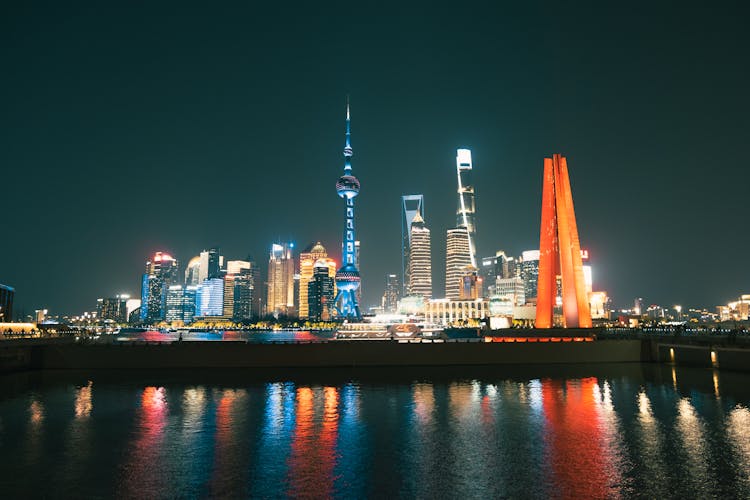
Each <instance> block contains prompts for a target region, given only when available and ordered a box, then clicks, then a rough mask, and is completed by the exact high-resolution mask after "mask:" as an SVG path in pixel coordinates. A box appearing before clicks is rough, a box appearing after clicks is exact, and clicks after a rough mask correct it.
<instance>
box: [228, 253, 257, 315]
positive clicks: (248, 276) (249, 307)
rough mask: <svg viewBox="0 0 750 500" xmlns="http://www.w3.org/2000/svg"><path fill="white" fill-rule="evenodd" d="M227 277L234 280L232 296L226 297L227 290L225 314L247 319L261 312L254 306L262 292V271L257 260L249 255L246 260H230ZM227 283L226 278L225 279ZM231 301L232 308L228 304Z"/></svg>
mask: <svg viewBox="0 0 750 500" xmlns="http://www.w3.org/2000/svg"><path fill="white" fill-rule="evenodd" d="M226 266H227V269H226V270H227V274H226V276H227V277H231V280H232V290H231V293H232V298H231V300H229V298H228V297H226V293H227V291H226V290H225V294H224V295H225V301H224V309H225V314H227V315H230V314H231V317H232V319H233V320H234V321H247V320H249V319H251V318H252V317H253V316H256V315H259V313H258V312H257V311H256V310H255V309H254V308H253V302H254V301H255V300H256V299H257V298H258V295H259V294H260V271H259V269H258V265H257V264H256V263H255V261H254V260H253V259H252V258H251V257H248V258H247V259H246V260H230V261H227V263H226ZM225 284H226V280H225ZM229 302H231V303H232V305H233V307H232V309H231V313H230V309H229V308H228V307H227V304H228V303H229Z"/></svg>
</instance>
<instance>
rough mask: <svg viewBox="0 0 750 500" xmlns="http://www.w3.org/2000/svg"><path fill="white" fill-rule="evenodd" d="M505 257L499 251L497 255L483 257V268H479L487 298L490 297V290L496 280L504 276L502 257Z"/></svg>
mask: <svg viewBox="0 0 750 500" xmlns="http://www.w3.org/2000/svg"><path fill="white" fill-rule="evenodd" d="M501 255H505V254H504V253H503V251H502V250H500V251H498V252H497V253H496V254H495V255H491V256H489V257H482V260H481V267H480V268H479V275H480V276H481V277H482V279H483V282H484V286H485V287H486V288H487V290H485V294H484V295H485V296H488V295H489V289H490V288H492V287H493V286H494V284H495V280H496V279H497V278H498V277H500V278H502V276H503V261H502V256H501Z"/></svg>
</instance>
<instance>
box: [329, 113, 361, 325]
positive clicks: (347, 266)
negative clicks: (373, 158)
mask: <svg viewBox="0 0 750 500" xmlns="http://www.w3.org/2000/svg"><path fill="white" fill-rule="evenodd" d="M353 154H354V151H353V150H352V144H351V115H350V113H349V103H348V102H347V103H346V143H345V145H344V175H342V176H341V177H339V180H338V181H336V193H337V194H338V195H339V197H341V198H343V199H344V201H345V202H346V207H345V215H344V233H343V236H344V237H343V242H342V249H343V252H342V258H341V260H342V262H341V267H340V268H339V270H338V271H337V272H336V288H337V289H338V291H337V293H336V300H335V302H336V312H337V313H338V315H339V316H340V317H342V318H344V319H347V320H357V321H358V320H360V319H362V315H361V314H360V312H359V303H358V302H357V290H358V289H359V286H360V276H359V269H358V268H357V258H356V256H357V254H356V249H355V241H356V240H357V238H356V237H355V236H356V232H355V229H354V198H356V197H357V195H358V194H359V187H360V184H359V180H358V179H357V178H356V177H354V176H353V175H352V162H351V159H352V155H353Z"/></svg>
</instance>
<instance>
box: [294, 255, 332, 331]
mask: <svg viewBox="0 0 750 500" xmlns="http://www.w3.org/2000/svg"><path fill="white" fill-rule="evenodd" d="M325 257H328V252H326V249H325V247H324V246H323V245H321V244H320V242H319V241H318V242H317V243H315V244H314V245H312V244H310V245H309V246H308V247H307V248H305V250H303V251H302V252H300V254H299V317H300V318H307V317H308V316H309V309H308V305H307V284H308V283H310V280H311V279H312V277H313V268H314V266H315V263H316V262H317V261H318V259H322V258H325Z"/></svg>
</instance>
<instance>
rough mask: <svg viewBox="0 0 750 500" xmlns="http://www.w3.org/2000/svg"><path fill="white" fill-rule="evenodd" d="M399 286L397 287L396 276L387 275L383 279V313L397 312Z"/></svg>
mask: <svg viewBox="0 0 750 500" xmlns="http://www.w3.org/2000/svg"><path fill="white" fill-rule="evenodd" d="M400 289H401V286H400V285H399V280H398V276H397V275H395V274H389V275H387V276H386V277H385V293H384V294H383V311H384V312H386V313H388V314H393V313H395V312H396V311H397V310H398V299H399V297H400V296H401V294H400V293H399V292H400Z"/></svg>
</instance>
